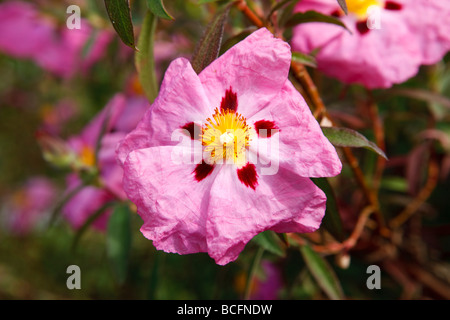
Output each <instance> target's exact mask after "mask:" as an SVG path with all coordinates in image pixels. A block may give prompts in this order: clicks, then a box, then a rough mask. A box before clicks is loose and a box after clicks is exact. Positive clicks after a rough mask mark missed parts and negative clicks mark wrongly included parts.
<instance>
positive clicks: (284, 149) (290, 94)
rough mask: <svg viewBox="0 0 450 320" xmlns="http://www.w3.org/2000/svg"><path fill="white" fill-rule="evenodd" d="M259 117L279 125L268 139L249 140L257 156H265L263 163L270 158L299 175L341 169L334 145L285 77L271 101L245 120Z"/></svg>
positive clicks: (325, 173) (333, 172) (330, 173)
mask: <svg viewBox="0 0 450 320" xmlns="http://www.w3.org/2000/svg"><path fill="white" fill-rule="evenodd" d="M260 119H264V120H266V121H272V122H274V123H276V124H277V126H278V127H279V129H280V131H279V132H277V133H275V134H273V135H272V136H271V138H270V139H267V138H259V139H253V140H252V141H251V142H250V150H251V151H252V152H254V153H255V154H259V156H260V157H261V159H260V160H262V159H266V161H267V163H266V164H269V161H271V165H276V164H278V165H279V166H286V167H288V168H290V169H291V170H292V171H294V172H295V173H297V174H298V175H300V176H302V177H330V176H336V175H338V174H339V173H340V172H341V169H342V163H341V161H340V159H339V156H338V155H337V152H336V149H335V148H334V146H333V145H332V144H331V143H330V142H329V141H328V139H327V138H326V137H325V136H324V135H323V133H322V130H321V129H320V126H319V124H318V122H317V121H316V119H315V118H314V117H313V115H312V114H311V111H310V109H309V107H308V106H307V104H306V102H305V100H304V99H303V97H302V96H301V95H300V93H298V91H297V90H296V89H295V88H294V86H293V85H292V84H291V83H290V82H289V81H286V83H285V86H284V87H283V89H282V90H281V91H280V94H279V95H278V96H277V97H276V98H275V99H274V100H273V102H272V103H271V104H270V105H269V106H267V108H265V109H263V110H261V111H260V112H258V113H257V114H255V115H254V116H253V117H252V118H251V119H250V120H249V122H250V123H253V121H255V120H260ZM275 139H278V140H275ZM277 143H278V145H277ZM275 169H276V168H275Z"/></svg>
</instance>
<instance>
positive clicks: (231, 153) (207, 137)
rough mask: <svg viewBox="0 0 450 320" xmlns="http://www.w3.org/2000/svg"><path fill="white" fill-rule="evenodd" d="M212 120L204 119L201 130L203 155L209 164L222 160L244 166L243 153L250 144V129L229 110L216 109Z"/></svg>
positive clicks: (241, 118) (245, 122)
mask: <svg viewBox="0 0 450 320" xmlns="http://www.w3.org/2000/svg"><path fill="white" fill-rule="evenodd" d="M214 111H215V113H214V114H213V115H212V118H208V119H206V124H205V125H204V126H203V128H202V135H201V138H202V144H203V145H204V146H205V149H204V154H205V155H206V156H207V157H208V158H209V159H207V160H208V162H210V163H222V162H223V161H224V160H228V161H233V162H234V163H235V164H244V162H245V156H246V155H245V151H246V148H247V147H248V146H249V143H250V127H249V126H248V125H247V120H246V119H245V118H244V117H243V116H242V115H240V114H239V113H235V112H233V111H230V110H221V111H219V110H218V109H217V108H216V109H215V110H214Z"/></svg>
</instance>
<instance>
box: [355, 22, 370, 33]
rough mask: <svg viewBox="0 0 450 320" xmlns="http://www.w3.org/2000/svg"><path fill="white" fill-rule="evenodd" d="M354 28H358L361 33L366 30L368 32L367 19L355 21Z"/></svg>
mask: <svg viewBox="0 0 450 320" xmlns="http://www.w3.org/2000/svg"><path fill="white" fill-rule="evenodd" d="M356 29H357V30H358V32H359V33H360V34H361V35H363V34H366V33H367V32H369V30H370V29H369V28H368V27H367V20H363V21H358V22H357V23H356Z"/></svg>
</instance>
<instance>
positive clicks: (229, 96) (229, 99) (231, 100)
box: [220, 87, 238, 112]
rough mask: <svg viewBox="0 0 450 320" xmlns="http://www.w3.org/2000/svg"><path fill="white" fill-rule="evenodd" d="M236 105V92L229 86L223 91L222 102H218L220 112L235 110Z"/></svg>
mask: <svg viewBox="0 0 450 320" xmlns="http://www.w3.org/2000/svg"><path fill="white" fill-rule="evenodd" d="M237 107H238V101H237V94H236V93H235V92H233V89H232V88H231V87H230V89H228V90H227V91H225V96H224V97H223V98H222V102H221V103H220V110H221V111H222V112H225V111H230V112H236V110H237Z"/></svg>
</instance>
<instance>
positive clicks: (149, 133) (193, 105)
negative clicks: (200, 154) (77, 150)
mask: <svg viewBox="0 0 450 320" xmlns="http://www.w3.org/2000/svg"><path fill="white" fill-rule="evenodd" d="M224 92H225V91H224ZM224 92H223V93H224ZM212 113H213V109H212V108H211V107H210V105H209V101H208V99H207V97H206V95H205V93H204V91H203V87H202V84H201V83H200V79H199V78H198V76H197V74H196V73H195V71H194V70H193V69H192V67H191V65H190V63H189V61H188V60H186V59H184V58H179V59H176V60H174V61H173V62H172V63H171V64H170V66H169V68H168V69H167V71H166V74H165V77H164V80H163V83H162V85H161V89H160V93H159V95H158V98H156V100H155V102H154V103H153V104H152V106H151V107H150V109H149V110H148V111H147V112H146V113H145V115H144V117H143V119H142V120H141V122H140V123H139V124H138V126H137V128H136V129H135V130H134V131H133V132H131V133H130V134H129V135H128V136H127V137H126V138H125V140H124V141H123V142H122V143H121V144H120V145H119V147H118V149H117V155H118V159H119V161H120V162H121V163H124V162H125V160H126V157H127V155H128V153H129V152H130V151H132V150H135V149H144V148H149V147H153V146H157V145H161V146H170V145H175V144H177V142H178V141H173V140H172V134H173V133H174V132H175V131H176V130H177V129H180V128H181V127H182V126H183V125H185V124H186V123H190V122H195V123H198V122H203V121H204V120H205V117H206V116H210V115H211V114H212Z"/></svg>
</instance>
